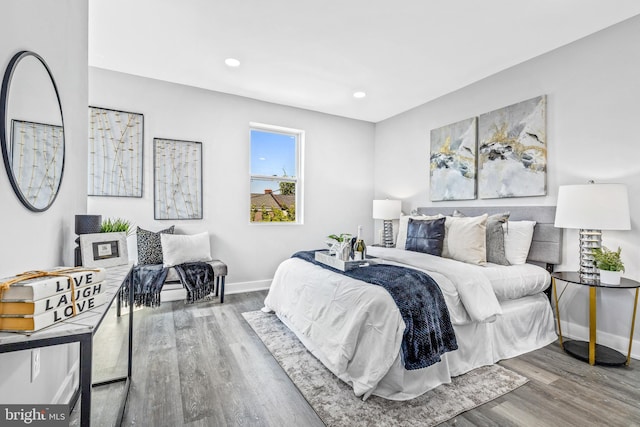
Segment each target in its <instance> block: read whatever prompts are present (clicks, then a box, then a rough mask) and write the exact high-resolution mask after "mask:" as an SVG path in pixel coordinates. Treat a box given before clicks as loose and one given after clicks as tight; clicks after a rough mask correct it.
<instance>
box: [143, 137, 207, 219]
mask: <svg viewBox="0 0 640 427" xmlns="http://www.w3.org/2000/svg"><path fill="white" fill-rule="evenodd" d="M153 181H154V185H153V187H154V188H153V193H154V198H153V210H154V212H153V217H154V219H159V220H162V219H172V220H176V219H202V143H201V142H197V141H184V140H178V139H166V138H154V139H153Z"/></svg>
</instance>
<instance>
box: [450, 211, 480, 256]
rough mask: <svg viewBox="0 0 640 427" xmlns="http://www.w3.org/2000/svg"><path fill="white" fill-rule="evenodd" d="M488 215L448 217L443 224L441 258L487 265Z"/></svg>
mask: <svg viewBox="0 0 640 427" xmlns="http://www.w3.org/2000/svg"><path fill="white" fill-rule="evenodd" d="M487 218H488V215H487V214H484V215H480V216H471V217H453V216H448V217H447V220H446V222H445V223H444V228H445V231H444V242H443V245H442V256H443V257H446V258H452V259H455V260H457V261H462V262H468V263H470V264H477V265H485V264H486V263H487Z"/></svg>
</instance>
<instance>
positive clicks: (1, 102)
mask: <svg viewBox="0 0 640 427" xmlns="http://www.w3.org/2000/svg"><path fill="white" fill-rule="evenodd" d="M29 56H33V57H34V58H36V59H37V60H38V61H40V63H41V64H42V66H43V67H44V69H45V70H46V71H47V74H48V75H49V78H50V79H51V84H52V85H53V90H54V91H55V93H56V100H57V101H58V109H59V111H60V121H61V122H62V129H63V132H62V170H61V171H60V180H59V182H58V186H57V188H56V190H55V194H54V195H53V198H52V199H51V201H50V202H49V204H48V205H47V206H45V207H43V208H38V207H36V206H34V205H32V204H31V202H29V200H27V198H26V197H25V196H24V194H23V192H22V190H21V189H20V186H19V185H18V182H17V180H16V178H15V176H14V173H13V169H12V168H11V159H10V158H9V144H10V142H11V141H10V140H9V138H10V137H9V129H8V128H7V112H8V109H9V105H8V102H9V89H10V86H11V79H12V77H13V73H14V72H15V70H16V68H17V66H18V64H19V63H20V61H21V60H22V59H24V58H26V57H29ZM0 145H2V158H3V159H4V167H5V169H6V171H7V175H8V176H9V181H10V182H11V186H12V187H13V192H14V193H15V194H16V196H18V199H20V202H22V204H23V205H24V206H25V207H26V208H27V209H29V210H30V211H33V212H43V211H46V210H47V209H49V208H50V207H51V205H53V203H54V202H55V200H56V198H57V197H58V193H60V187H61V186H62V179H63V177H64V163H65V152H66V137H65V132H64V115H63V114H62V103H61V102H60V93H59V92H58V86H57V85H56V81H55V79H54V78H53V74H52V73H51V70H50V69H49V66H48V65H47V63H46V62H45V60H44V59H43V58H42V57H41V56H40V55H38V54H37V53H35V52H32V51H30V50H22V51H20V52H18V53H16V54H15V55H14V56H13V58H11V61H9V65H7V69H6V70H5V73H4V78H3V79H2V90H1V92H0Z"/></svg>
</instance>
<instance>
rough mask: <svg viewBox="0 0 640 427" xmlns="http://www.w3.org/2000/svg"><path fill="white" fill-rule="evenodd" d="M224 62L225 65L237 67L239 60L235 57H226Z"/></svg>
mask: <svg viewBox="0 0 640 427" xmlns="http://www.w3.org/2000/svg"><path fill="white" fill-rule="evenodd" d="M224 63H225V64H227V67H233V68H236V67H239V66H240V61H238V60H237V59H236V58H227V59H225V60H224Z"/></svg>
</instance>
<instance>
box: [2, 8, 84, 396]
mask: <svg viewBox="0 0 640 427" xmlns="http://www.w3.org/2000/svg"><path fill="white" fill-rule="evenodd" d="M0 14H1V15H2V17H3V19H2V25H0V61H1V64H2V72H3V73H4V69H5V68H6V66H7V64H8V63H9V60H10V59H11V57H12V56H13V55H14V54H15V53H17V52H18V51H20V50H31V51H34V52H36V53H38V54H40V55H41V56H42V57H43V58H44V60H45V61H46V62H47V64H48V66H49V68H50V69H51V72H52V73H53V76H54V78H55V80H56V83H57V85H58V90H59V92H60V98H61V102H62V108H63V114H64V120H65V143H66V165H65V170H64V177H63V180H62V185H61V188H60V193H59V195H58V198H57V199H56V201H55V203H54V204H53V206H52V207H51V208H50V209H49V210H47V211H45V212H42V213H33V212H31V211H29V210H27V209H26V208H25V207H24V206H23V205H22V204H21V203H20V201H19V200H18V198H17V197H16V196H15V195H14V193H13V190H12V188H11V184H10V183H9V179H8V178H7V174H6V173H5V172H4V171H2V172H0V198H1V199H2V202H1V204H0V206H1V208H0V221H1V222H2V224H4V227H3V232H2V245H0V277H6V276H10V275H14V274H16V273H20V272H23V271H26V270H32V269H36V268H50V267H54V266H57V265H73V246H74V242H73V240H74V238H75V235H74V233H73V221H74V214H76V213H84V212H86V187H87V185H86V182H87V178H86V176H87V175H86V169H85V164H86V157H87V150H86V135H87V111H86V108H87V34H88V31H87V2H86V1H82V0H59V1H55V2H53V1H47V0H29V1H25V0H5V1H3V2H2V3H0ZM2 169H4V166H2ZM76 359H77V350H74V349H70V348H68V346H64V347H49V348H44V349H42V353H41V363H42V371H41V374H40V376H39V377H38V378H37V379H36V381H35V382H34V383H30V382H29V380H30V352H29V351H23V352H17V353H8V354H2V355H0V402H2V403H52V402H53V401H54V400H55V399H56V398H61V399H62V401H61V403H66V401H64V396H60V394H59V393H58V392H59V388H60V386H61V385H62V384H63V382H64V380H65V378H66V376H67V373H68V370H67V366H70V365H73V364H74V363H75V360H76Z"/></svg>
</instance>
